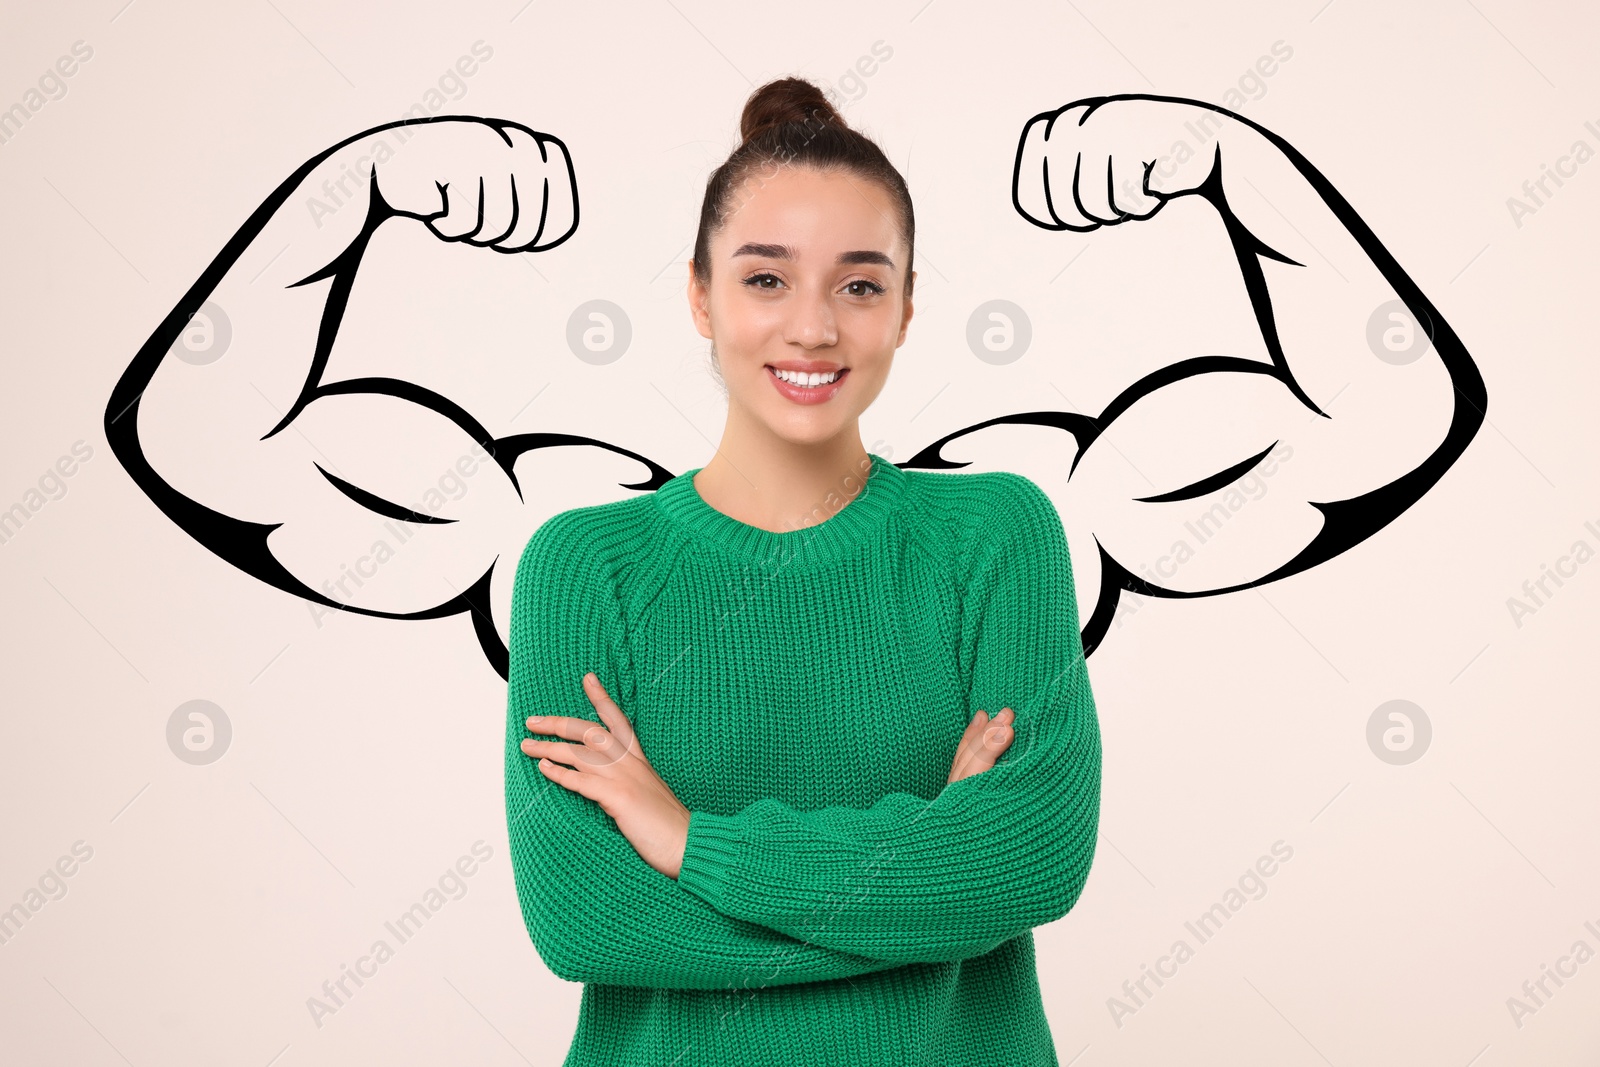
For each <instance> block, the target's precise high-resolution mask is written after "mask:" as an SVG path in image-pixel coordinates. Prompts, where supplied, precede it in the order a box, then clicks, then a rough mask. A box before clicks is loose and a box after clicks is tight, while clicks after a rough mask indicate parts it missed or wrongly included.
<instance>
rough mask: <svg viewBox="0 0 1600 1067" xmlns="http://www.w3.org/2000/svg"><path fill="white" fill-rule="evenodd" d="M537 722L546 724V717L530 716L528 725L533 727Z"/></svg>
mask: <svg viewBox="0 0 1600 1067" xmlns="http://www.w3.org/2000/svg"><path fill="white" fill-rule="evenodd" d="M536 722H544V716H543V715H530V716H528V725H530V726H531V725H533V724H534V723H536Z"/></svg>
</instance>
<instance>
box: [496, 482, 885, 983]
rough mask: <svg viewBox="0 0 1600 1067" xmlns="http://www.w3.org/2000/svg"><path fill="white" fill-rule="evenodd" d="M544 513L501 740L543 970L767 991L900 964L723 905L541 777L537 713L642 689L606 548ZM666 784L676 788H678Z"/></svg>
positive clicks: (519, 606)
mask: <svg viewBox="0 0 1600 1067" xmlns="http://www.w3.org/2000/svg"><path fill="white" fill-rule="evenodd" d="M574 517H575V513H574V512H563V513H562V514H560V515H557V516H554V517H553V518H551V519H550V520H548V521H547V522H546V523H545V524H544V525H543V526H541V527H540V528H539V530H538V531H537V532H536V533H535V534H534V535H533V537H532V538H531V539H530V540H529V541H528V543H527V545H526V547H525V548H524V549H523V552H522V557H521V559H520V561H519V562H518V565H517V571H516V580H515V583H514V584H515V591H514V593H513V598H512V607H511V647H510V653H511V660H510V678H509V687H508V699H507V721H506V741H505V780H506V820H507V828H508V832H509V839H510V849H511V863H512V868H513V870H514V873H515V878H516V886H517V897H518V900H519V901H520V903H521V908H522V917H523V921H524V923H525V924H526V926H527V930H528V934H529V937H530V938H531V939H532V941H533V944H534V947H535V948H536V949H537V950H538V952H539V956H540V958H541V959H543V960H544V962H545V965H546V966H548V967H549V968H550V970H551V971H552V972H554V973H555V974H556V976H557V977H560V978H562V979H565V980H566V981H569V982H598V983H606V984H610V985H623V986H654V987H663V988H678V989H730V988H746V987H749V988H759V987H763V986H774V985H787V984H790V983H796V982H809V981H816V980H820V979H827V978H849V977H853V976H856V975H860V974H866V973H869V972H872V971H879V970H885V969H887V968H889V967H892V966H898V964H894V963H888V962H885V961H882V960H873V959H864V958H861V957H859V956H856V955H853V954H850V953H847V952H843V951H839V950H835V949H832V948H828V947H824V946H822V945H817V944H806V943H804V942H803V941H799V940H796V939H794V938H792V937H789V936H787V935H785V934H783V933H780V932H778V931H775V930H771V929H767V928H764V927H762V926H759V925H755V924H752V923H750V922H747V921H743V920H740V919H738V918H735V917H731V916H728V915H724V914H722V913H721V912H718V911H717V910H716V909H715V908H713V907H712V906H711V905H710V904H708V903H706V902H705V901H704V900H702V899H700V898H699V897H696V896H694V895H693V894H691V893H689V892H687V891H685V890H684V888H683V887H682V886H681V885H680V884H679V883H678V882H677V881H674V880H673V879H671V878H668V877H666V876H665V875H663V874H661V873H660V872H659V871H657V870H655V868H653V867H651V866H650V865H649V864H647V863H646V862H645V861H644V860H643V858H641V857H640V856H639V854H638V852H636V851H635V850H634V848H633V846H632V845H631V844H630V843H629V842H628V840H627V838H626V837H624V836H623V835H622V832H621V831H620V830H619V829H618V828H617V824H616V821H615V820H614V819H612V818H611V816H609V815H607V814H606V813H605V811H604V810H603V809H602V808H601V807H600V805H599V804H597V803H596V802H595V801H593V800H590V799H589V798H587V797H585V796H582V795H581V794H578V793H574V792H572V791H571V790H568V789H565V788H563V787H561V786H559V785H557V784H556V783H554V782H552V781H550V780H549V779H547V778H545V776H544V775H543V774H542V773H540V771H539V768H538V767H537V766H536V764H535V761H534V760H533V758H531V757H530V756H528V755H527V754H526V753H524V752H523V751H522V749H521V742H522V740H523V738H525V737H536V736H537V737H544V738H547V739H551V740H555V739H556V738H554V737H553V736H552V735H548V734H544V735H538V734H531V733H529V731H528V730H527V729H526V721H527V718H528V716H530V715H535V714H555V715H571V716H577V717H579V718H586V719H589V720H591V721H595V722H598V721H599V715H598V714H597V713H596V712H595V710H594V706H593V705H592V704H590V703H589V700H588V697H586V696H585V695H584V692H583V675H584V674H585V673H586V672H588V671H591V670H592V671H594V672H595V674H596V675H598V676H599V679H600V681H601V683H602V684H604V685H605V687H606V691H607V692H608V693H611V694H612V696H613V697H615V698H616V699H617V703H618V706H620V707H621V708H622V710H623V712H624V713H625V714H626V713H627V712H628V710H629V705H630V701H631V698H632V695H633V693H634V692H635V685H634V682H633V677H632V664H631V659H630V657H629V655H628V650H627V644H626V641H625V628H624V623H623V620H622V616H621V612H620V608H619V604H618V600H617V596H616V588H615V586H614V585H613V584H612V583H611V577H610V573H609V568H608V565H607V563H606V561H605V560H604V558H603V556H602V555H601V551H600V550H601V548H602V546H601V545H599V544H597V541H596V539H595V538H594V537H593V536H591V535H588V534H586V533H585V531H584V528H583V526H582V525H581V523H578V522H575V521H573V520H574ZM669 784H670V783H669Z"/></svg>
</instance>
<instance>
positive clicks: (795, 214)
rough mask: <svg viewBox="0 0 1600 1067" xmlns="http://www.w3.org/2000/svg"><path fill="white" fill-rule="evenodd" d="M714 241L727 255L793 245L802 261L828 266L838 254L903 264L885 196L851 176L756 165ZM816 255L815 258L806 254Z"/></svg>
mask: <svg viewBox="0 0 1600 1067" xmlns="http://www.w3.org/2000/svg"><path fill="white" fill-rule="evenodd" d="M727 211H728V214H727V216H726V221H725V222H724V223H723V226H722V228H721V230H720V231H719V232H718V233H717V235H716V237H715V242H716V243H717V244H718V245H720V246H721V249H720V251H721V254H722V255H728V254H730V253H731V252H732V250H733V249H735V248H737V247H739V246H740V245H741V244H744V243H745V242H746V241H754V242H758V243H766V244H788V245H793V246H794V247H795V249H796V251H797V252H799V254H800V259H801V262H807V261H812V262H815V263H817V264H818V265H826V263H831V262H832V257H833V255H834V253H836V252H842V251H855V250H858V249H876V250H878V251H882V252H887V253H888V254H889V255H890V256H891V258H893V259H894V260H895V263H896V266H897V267H899V266H900V265H901V263H900V260H901V257H900V256H899V255H897V254H896V253H897V251H898V250H899V249H900V248H901V243H900V232H899V226H898V223H897V214H898V213H897V211H896V208H895V205H894V201H893V200H892V199H891V198H890V196H889V191H888V190H887V189H884V188H883V187H882V186H881V185H880V184H878V183H877V182H874V181H869V180H867V179H865V178H862V177H861V176H859V175H857V174H853V173H851V172H850V171H847V170H843V169H839V168H833V169H829V170H826V171H824V170H818V169H816V168H814V167H808V166H796V165H793V164H790V165H780V164H777V163H768V164H765V165H760V164H758V165H757V166H756V168H755V170H753V171H752V172H751V173H750V174H749V175H748V176H747V177H746V178H745V180H744V181H743V182H742V183H741V184H740V185H738V186H735V188H734V189H733V191H732V193H731V194H730V196H729V200H728V208H727ZM813 250H814V251H815V253H816V259H815V260H813V259H812V257H811V256H809V255H807V252H809V251H813Z"/></svg>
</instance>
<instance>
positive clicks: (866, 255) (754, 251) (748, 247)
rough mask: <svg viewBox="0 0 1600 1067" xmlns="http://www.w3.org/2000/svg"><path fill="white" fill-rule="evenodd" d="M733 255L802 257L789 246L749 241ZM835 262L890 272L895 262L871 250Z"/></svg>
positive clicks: (845, 255)
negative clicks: (886, 268)
mask: <svg viewBox="0 0 1600 1067" xmlns="http://www.w3.org/2000/svg"><path fill="white" fill-rule="evenodd" d="M733 254H734V256H736V257H737V256H764V257H766V258H768V259H799V258H800V256H799V255H798V254H797V253H796V252H795V250H794V248H793V247H791V246H789V245H767V244H758V243H756V242H753V241H748V242H746V243H744V244H742V245H740V246H739V247H738V249H737V250H736V251H735V252H734V253H733ZM834 262H836V263H838V264H839V265H840V266H844V265H845V264H848V263H877V264H879V265H881V266H885V267H888V268H889V269H890V270H893V269H894V260H892V259H890V258H889V257H888V256H886V255H884V254H883V253H882V252H876V251H872V250H869V249H859V250H857V251H855V252H840V253H839V258H838V259H837V260H835V261H834Z"/></svg>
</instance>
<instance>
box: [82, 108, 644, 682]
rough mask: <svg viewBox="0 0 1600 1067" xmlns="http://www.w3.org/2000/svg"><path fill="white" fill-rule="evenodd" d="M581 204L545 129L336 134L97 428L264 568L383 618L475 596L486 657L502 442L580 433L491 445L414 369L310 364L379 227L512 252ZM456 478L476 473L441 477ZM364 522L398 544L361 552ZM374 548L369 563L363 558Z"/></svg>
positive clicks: (215, 546) (252, 564)
mask: <svg viewBox="0 0 1600 1067" xmlns="http://www.w3.org/2000/svg"><path fill="white" fill-rule="evenodd" d="M330 208H331V209H332V210H329V209H330ZM577 220H578V202H577V189H576V183H575V180H574V177H573V172H572V167H571V162H570V160H569V159H568V156H567V151H566V148H565V146H564V145H563V143H562V142H561V141H560V140H559V139H557V138H555V137H551V136H548V135H545V134H539V133H535V132H534V131H532V130H530V129H528V128H527V127H524V126H521V125H518V124H515V123H510V122H503V121H499V120H485V119H474V118H458V117H449V116H439V117H430V118H425V119H409V120H405V121H402V122H396V123H390V124H388V125H385V126H379V127H376V128H374V129H371V130H367V131H364V132H363V133H360V134H357V135H355V136H353V137H350V138H348V139H346V140H344V141H342V142H340V143H339V144H336V145H334V146H332V147H330V148H328V149H327V150H325V151H323V152H321V153H319V154H317V155H316V156H314V157H312V158H311V159H310V160H308V161H307V162H306V163H305V164H303V165H302V166H300V167H299V168H298V169H296V170H295V172H294V173H293V174H291V175H289V177H288V178H286V179H285V180H284V181H283V182H281V183H280V184H279V185H278V187H277V188H276V189H275V190H274V191H273V192H272V193H271V195H269V196H268V197H267V199H266V200H265V201H264V202H263V203H262V204H261V205H260V206H259V207H258V208H256V209H255V211H254V212H253V213H252V214H251V215H250V217H249V218H248V219H247V220H246V222H245V223H244V225H243V226H242V227H241V228H240V229H239V231H238V232H237V233H235V234H234V235H233V236H232V238H231V239H229V241H228V242H227V244H226V246H225V247H224V248H223V249H222V251H221V252H220V253H219V254H218V255H217V256H216V258H215V259H214V260H213V261H212V262H211V264H210V266H209V267H207V268H206V270H205V271H204V272H203V273H202V274H201V276H200V278H199V279H198V280H197V281H196V282H195V283H194V284H193V285H192V286H191V287H190V288H189V290H188V292H186V293H185V294H184V295H183V297H182V298H181V299H179V301H178V302H177V304H176V306H175V307H173V309H172V310H171V311H170V312H169V313H168V314H167V315H166V317H165V318H164V319H163V320H162V321H161V323H160V325H159V326H157V328H156V329H155V331H154V332H153V333H152V334H151V335H150V337H149V339H148V340H147V341H146V342H145V343H144V345H143V346H142V347H141V348H140V350H139V352H138V354H137V355H136V356H135V358H134V360H133V362H132V363H131V365H130V366H129V367H128V368H127V370H126V371H125V372H124V374H123V376H122V378H121V380H120V381H119V382H118V383H117V386H116V388H115V390H114V391H113V393H112V396H111V398H110V401H109V402H108V404H107V408H106V414H105V428H106V434H107V437H108V439H109V441H110V443H111V445H112V448H113V449H114V451H115V452H116V453H117V456H118V458H119V460H120V461H121V462H122V464H123V465H124V467H125V468H126V469H127V470H128V471H129V473H130V474H132V475H133V477H134V478H135V480H136V481H137V482H138V484H139V485H140V487H141V488H142V489H143V490H144V491H145V492H146V493H147V494H148V495H149V496H150V497H151V499H152V500H153V501H154V502H155V503H156V505H157V506H158V507H159V508H160V509H161V510H162V511H163V512H165V513H166V514H167V515H168V516H169V517H170V518H172V519H173V520H174V521H175V522H176V523H178V525H179V526H181V527H182V528H184V529H185V530H186V531H188V532H189V533H190V534H191V535H192V536H194V537H195V538H196V539H197V540H199V541H200V542H201V543H202V544H204V545H205V546H206V547H207V548H209V549H211V550H212V551H213V552H215V553H216V554H217V555H219V556H221V557H223V558H224V559H227V560H228V561H229V562H231V563H233V564H234V565H236V566H238V567H240V568H241V569H243V570H246V571H248V572H249V573H251V574H253V575H255V576H256V577H258V578H261V579H262V580H263V581H266V582H268V583H270V584H272V585H274V586H276V587H277V588H280V589H283V590H285V591H287V592H290V593H293V594H295V595H297V596H301V597H304V598H305V599H307V600H308V601H311V602H312V603H314V604H319V605H322V606H324V607H327V608H335V607H338V608H343V609H345V610H351V611H357V612H361V613H365V614H372V615H380V616H384V617H390V618H398V617H406V618H430V617H437V616H442V615H448V614H455V613H458V612H461V611H463V610H468V607H469V605H470V606H471V607H473V608H475V609H477V610H473V615H474V621H475V624H476V628H477V630H478V635H479V637H480V640H481V641H482V643H483V644H484V647H485V649H486V651H489V652H490V656H491V659H496V655H495V652H496V650H498V652H499V655H498V659H497V662H496V666H497V667H498V668H499V669H500V671H501V673H502V674H503V673H504V670H505V662H504V645H503V642H501V640H500V638H499V637H498V635H497V634H495V632H494V626H493V624H492V623H491V622H490V621H489V619H488V617H487V610H486V608H487V604H488V596H487V588H488V577H489V573H490V572H491V570H492V567H493V562H494V559H495V558H496V556H497V555H498V554H499V553H500V551H501V549H502V548H503V545H502V544H499V543H497V540H496V539H497V538H498V539H500V540H503V539H504V537H503V535H504V531H505V530H506V529H507V527H508V525H510V526H511V527H513V528H518V527H520V526H525V525H526V518H525V517H523V516H512V515H511V512H512V511H514V510H515V509H518V508H520V506H521V500H520V488H519V486H518V485H517V481H516V478H515V476H514V474H513V473H512V463H513V461H514V460H515V458H516V456H517V454H519V453H520V452H521V451H524V450H526V449H527V448H530V447H539V446H540V445H542V444H559V443H576V442H578V441H587V439H576V438H574V439H570V440H563V438H564V436H565V435H558V434H548V435H525V436H526V437H530V438H532V437H538V438H546V439H548V440H541V441H538V442H533V441H527V440H516V441H514V443H513V445H512V447H507V445H506V442H496V441H495V440H494V439H493V437H492V436H491V434H490V433H489V432H488V431H487V430H486V429H485V428H484V427H483V426H482V425H480V424H479V423H478V421H477V420H476V419H474V418H473V416H472V415H471V414H470V413H469V412H467V411H466V410H464V409H463V408H462V407H461V406H460V405H458V404H456V403H455V402H454V401H452V400H451V399H450V398H448V397H445V396H441V395H439V394H438V393H435V392H433V391H430V390H428V389H425V388H423V387H421V386H418V385H416V384H414V383H411V382H407V381H403V380H399V379H397V378H391V377H358V378H345V379H344V380H324V378H325V372H326V370H327V367H328V361H329V356H330V353H331V352H332V351H333V350H334V346H335V342H336V341H337V339H338V333H339V326H340V323H341V321H342V318H343V315H344V312H345V306H346V302H347V301H348V300H349V297H350V293H351V290H352V287H353V285H354V282H355V278H356V274H357V270H358V268H359V266H360V264H361V260H362V257H363V255H364V254H365V252H366V251H367V248H368V245H369V244H370V243H371V242H372V240H373V237H374V235H375V234H376V233H377V232H378V231H379V229H380V227H386V226H426V227H427V228H428V229H429V230H431V231H432V232H433V234H434V235H436V236H437V237H439V238H440V239H441V240H445V241H464V242H467V243H470V244H474V245H481V246H484V247H487V248H493V249H494V250H495V251H497V252H507V253H510V252H518V251H539V250H544V249H548V248H551V247H554V246H555V245H558V244H560V243H561V242H563V241H564V240H566V239H567V237H569V236H570V235H571V234H572V233H573V231H574V229H575V228H576V225H577ZM208 302H209V303H210V304H211V306H212V307H215V308H221V309H223V313H224V314H225V316H226V319H227V322H228V324H229V326H230V327H231V340H230V342H229V344H228V346H227V348H226V351H225V352H222V353H221V355H220V356H216V357H215V358H208V357H207V356H205V355H201V356H196V355H194V354H193V353H190V352H188V351H187V350H186V349H185V347H184V344H183V340H182V338H183V335H184V333H185V331H186V330H189V329H190V328H191V320H193V319H194V317H195V315H196V312H198V311H200V310H201V308H202V306H204V305H206V304H207V303H208ZM195 321H199V320H195ZM442 355H443V356H445V357H447V356H448V354H442ZM618 451H622V450H618ZM641 458H642V457H641ZM652 466H653V465H652ZM466 478H471V479H473V490H474V491H473V492H470V493H450V492H446V491H443V490H441V486H444V487H450V488H453V487H455V486H457V485H459V484H462V481H463V479H466ZM480 485H481V486H483V487H484V488H483V489H481V490H480V489H479V488H478V487H479V486H480ZM518 519H521V520H522V521H521V522H520V523H519V522H518ZM466 520H472V521H466ZM380 543H381V544H382V545H384V546H385V547H387V548H389V549H391V550H392V555H393V556H394V557H396V558H399V559H400V562H398V563H388V562H386V560H387V558H389V557H386V556H384V554H383V552H382V550H381V549H380V550H379V552H377V553H376V554H375V553H373V552H372V551H370V549H372V548H374V547H378V545H379V544H380ZM375 555H376V557H377V558H378V562H381V563H382V564H383V566H384V567H386V568H387V571H386V573H385V574H384V576H383V578H384V580H383V581H381V582H372V581H367V580H365V579H363V576H362V575H363V573H365V574H366V577H367V578H371V577H372V570H371V569H372V568H374V567H376V566H377V565H378V563H375V562H373V560H374V557H375Z"/></svg>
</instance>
